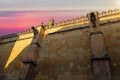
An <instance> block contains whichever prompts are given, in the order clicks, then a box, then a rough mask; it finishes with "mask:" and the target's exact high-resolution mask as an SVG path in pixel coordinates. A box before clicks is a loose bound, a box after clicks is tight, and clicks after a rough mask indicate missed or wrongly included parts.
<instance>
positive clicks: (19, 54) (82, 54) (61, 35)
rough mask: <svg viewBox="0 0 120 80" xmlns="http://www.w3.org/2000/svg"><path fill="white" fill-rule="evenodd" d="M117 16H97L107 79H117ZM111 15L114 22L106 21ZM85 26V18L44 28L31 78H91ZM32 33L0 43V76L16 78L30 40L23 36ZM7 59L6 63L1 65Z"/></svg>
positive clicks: (119, 43)
mask: <svg viewBox="0 0 120 80" xmlns="http://www.w3.org/2000/svg"><path fill="white" fill-rule="evenodd" d="M119 17H120V15H119V14H116V15H111V16H110V15H109V16H107V17H101V18H100V20H102V21H101V22H100V27H98V28H97V30H99V31H101V32H102V33H103V34H104V39H105V44H106V50H107V52H108V55H109V56H110V58H111V72H112V74H111V75H112V78H111V80H120V77H119V76H120V61H119V60H120V59H119V58H120V54H119V53H120V27H119V25H120V22H119ZM114 18H116V19H115V20H117V21H118V22H111V23H108V22H107V21H108V20H110V21H112V19H114ZM103 23H105V24H103ZM86 26H88V22H87V21H86V23H84V24H82V23H74V24H69V25H64V26H61V27H56V28H52V29H48V30H46V31H45V35H46V36H44V38H43V40H42V44H41V48H40V50H39V60H38V66H37V69H36V73H35V74H36V78H35V80H67V79H68V80H93V73H92V70H91V68H92V65H91V56H92V54H91V51H90V39H89V34H90V28H89V27H86ZM60 31H61V32H60ZM54 32H56V33H54ZM57 32H58V33H57ZM32 36H33V34H31V33H30V34H29V33H28V34H24V35H21V36H17V37H15V38H8V39H5V41H11V39H12V40H16V39H17V41H13V42H9V43H4V44H0V74H4V75H5V76H3V77H2V78H4V77H6V76H7V77H8V78H11V79H12V80H18V76H19V72H20V69H21V68H20V65H21V61H22V60H23V59H24V58H25V57H26V56H27V52H28V50H29V49H28V48H29V44H30V43H31V40H32V38H27V37H32ZM41 36H42V35H41ZM99 37H100V36H99ZM23 38H24V39H23ZM19 39H23V40H19ZM100 39H101V38H100ZM101 46H102V45H101ZM12 55H13V56H12ZM8 62H9V65H8V66H7V68H5V65H6V63H8ZM0 78H1V77H0ZM0 80H2V79H0Z"/></svg>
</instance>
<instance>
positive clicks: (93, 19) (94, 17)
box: [88, 12, 99, 32]
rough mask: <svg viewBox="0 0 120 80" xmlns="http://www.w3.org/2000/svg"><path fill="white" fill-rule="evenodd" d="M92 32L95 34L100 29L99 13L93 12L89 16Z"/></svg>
mask: <svg viewBox="0 0 120 80" xmlns="http://www.w3.org/2000/svg"><path fill="white" fill-rule="evenodd" d="M88 19H89V25H90V31H91V32H94V31H96V30H97V28H98V27H99V17H98V12H91V13H89V14H88Z"/></svg>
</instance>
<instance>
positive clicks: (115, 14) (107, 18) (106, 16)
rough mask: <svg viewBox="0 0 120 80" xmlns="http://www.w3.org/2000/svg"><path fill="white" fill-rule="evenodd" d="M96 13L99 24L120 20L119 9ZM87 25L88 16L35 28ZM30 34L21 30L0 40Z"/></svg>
mask: <svg viewBox="0 0 120 80" xmlns="http://www.w3.org/2000/svg"><path fill="white" fill-rule="evenodd" d="M97 13H98V17H99V20H100V24H103V23H108V22H112V21H114V20H112V19H115V18H120V10H119V9H114V10H108V11H102V12H97ZM116 20H117V19H116ZM118 20H119V19H118ZM88 24H89V20H88V16H87V15H86V16H81V17H76V18H72V19H67V20H63V21H60V22H58V23H56V22H55V20H54V19H53V18H52V19H50V20H49V22H48V24H44V25H43V24H42V25H38V26H36V28H37V29H38V28H40V27H41V26H44V28H45V29H46V30H48V29H54V28H64V27H66V26H74V25H79V26H85V25H88ZM32 33H33V31H32V29H27V30H23V31H21V32H18V33H13V34H9V35H6V36H2V37H1V38H2V39H6V38H11V37H16V36H22V35H25V34H32ZM31 37H32V36H31Z"/></svg>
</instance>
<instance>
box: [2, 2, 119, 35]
mask: <svg viewBox="0 0 120 80" xmlns="http://www.w3.org/2000/svg"><path fill="white" fill-rule="evenodd" d="M116 8H120V0H94V1H93V0H1V1H0V36H4V35H7V34H11V33H16V32H19V31H22V30H25V29H29V28H30V27H31V26H37V25H40V24H41V23H42V22H44V23H47V21H48V20H49V19H50V18H54V19H55V21H56V22H59V21H62V20H66V19H71V18H75V17H80V16H82V15H86V13H88V12H90V10H94V11H98V10H108V9H116Z"/></svg>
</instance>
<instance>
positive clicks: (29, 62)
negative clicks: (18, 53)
mask: <svg viewBox="0 0 120 80" xmlns="http://www.w3.org/2000/svg"><path fill="white" fill-rule="evenodd" d="M32 30H33V32H34V36H33V41H32V43H31V44H30V47H29V50H28V53H27V57H26V59H25V60H23V62H22V65H21V66H22V67H21V68H22V69H21V72H20V77H19V80H33V79H34V76H35V69H36V66H37V59H38V56H39V55H38V53H39V49H40V44H41V41H42V38H43V35H44V28H43V27H42V26H41V27H40V31H38V30H37V29H36V28H35V27H32Z"/></svg>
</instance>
